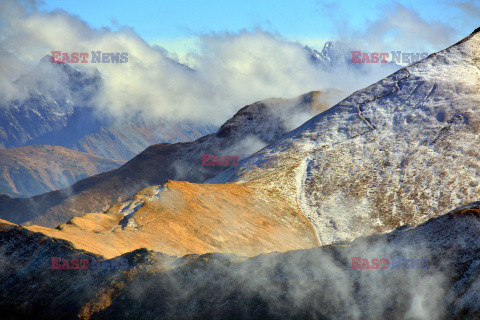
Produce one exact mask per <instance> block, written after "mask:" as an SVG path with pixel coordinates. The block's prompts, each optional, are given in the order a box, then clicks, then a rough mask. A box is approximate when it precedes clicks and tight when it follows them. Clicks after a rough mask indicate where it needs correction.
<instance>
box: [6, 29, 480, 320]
mask: <svg viewBox="0 0 480 320" xmlns="http://www.w3.org/2000/svg"><path fill="white" fill-rule="evenodd" d="M326 47H328V50H330V49H331V46H326ZM479 48H480V28H479V29H477V30H475V31H474V32H473V33H472V34H471V35H469V36H468V37H466V38H465V39H463V40H461V41H459V42H458V43H456V44H454V45H452V46H451V47H449V48H446V49H445V50H442V51H439V52H437V53H433V54H431V55H429V56H428V57H427V58H425V59H423V60H421V61H419V62H416V63H414V64H411V65H409V66H407V67H405V68H401V69H399V70H398V71H395V72H394V73H392V74H391V75H389V76H388V77H386V78H384V79H382V80H380V81H378V82H376V83H373V84H372V85H370V86H368V87H366V88H364V89H361V90H358V91H356V92H354V93H353V94H351V95H350V96H348V97H347V98H345V99H343V100H342V101H340V102H338V103H336V104H334V105H333V106H331V105H332V104H333V103H331V102H333V101H335V100H336V99H338V97H339V96H341V95H342V93H341V92H338V91H325V92H322V91H320V92H319V91H315V92H310V93H307V94H304V95H302V96H300V97H297V98H294V99H279V98H274V99H268V100H263V101H258V102H256V103H253V104H250V105H248V106H245V107H243V108H242V109H240V110H239V111H238V112H237V113H236V114H235V115H234V116H233V117H232V118H230V119H229V120H228V121H226V122H225V123H224V124H223V125H222V126H221V127H220V128H219V129H218V131H216V132H215V133H212V134H208V135H205V136H203V137H201V138H198V139H196V140H194V141H192V142H179V143H173V144H170V143H160V144H155V145H152V146H150V147H149V148H147V149H146V150H145V151H143V152H141V153H140V154H138V155H137V156H135V157H134V158H133V159H131V160H129V161H128V162H127V163H125V164H124V165H122V166H121V167H119V168H118V169H114V170H111V171H108V172H104V173H100V174H97V175H94V176H92V177H89V178H86V179H83V180H80V181H78V182H77V183H75V184H74V185H72V186H71V187H69V188H64V189H61V190H57V191H53V192H49V193H45V194H42V195H38V196H35V197H30V198H24V199H21V198H17V199H13V198H10V197H7V196H2V197H0V218H1V219H4V220H0V239H1V240H0V306H1V307H2V310H6V311H5V313H4V315H5V317H7V318H9V319H17V318H19V319H44V318H51V317H55V318H66V319H71V318H80V319H105V318H107V319H109V318H128V319H145V318H148V319H150V318H161V319H178V318H184V319H225V318H230V319H311V318H313V319H359V318H366V319H478V318H479V316H480V305H479V304H478V301H479V298H480V290H479V289H478V288H479V279H480V278H479V275H480V266H479V261H480V256H479V252H480V241H478V240H477V239H478V238H477V235H478V231H479V230H480V229H479V227H480V220H479V217H480V202H478V198H479V197H480V186H479V184H478V182H477V181H478V180H479V178H480V161H479V160H480V147H479V145H480V143H479V142H480V141H479V139H480V138H479V137H480V134H479V133H480V132H479V131H480V116H479V114H480V110H479V108H480V103H479V102H480V93H479V90H478V83H480V73H479V67H478V66H477V62H478V59H479V57H480V51H479V50H480V49H479ZM205 154H209V155H212V156H216V157H218V159H222V156H228V157H236V156H238V158H239V161H238V165H233V166H232V165H223V166H222V165H221V164H222V163H223V161H220V160H219V161H218V162H217V161H215V163H216V164H217V165H214V166H205V163H203V155H205ZM82 261H83V262H82ZM80 262H82V265H83V266H86V267H85V268H82V267H80V264H79V263H80ZM94 266H95V267H94ZM99 266H101V267H99ZM32 292H34V293H35V294H32Z"/></svg>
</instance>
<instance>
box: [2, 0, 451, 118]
mask: <svg viewBox="0 0 480 320" xmlns="http://www.w3.org/2000/svg"><path fill="white" fill-rule="evenodd" d="M397 12H398V13H399V14H401V16H399V17H394V16H389V17H390V19H391V20H388V19H386V18H385V19H384V20H381V21H378V22H376V23H374V24H372V26H371V28H373V27H375V26H385V27H386V28H387V29H392V28H402V30H404V29H405V28H406V24H409V25H416V26H417V27H418V26H420V29H418V28H416V29H415V28H413V29H412V30H411V31H410V33H408V35H410V36H411V35H412V34H411V33H412V32H413V33H415V34H417V33H424V34H425V36H424V38H423V39H427V40H428V41H431V40H432V37H433V35H434V34H435V32H434V31H435V30H436V31H438V32H443V31H444V29H443V28H442V27H440V26H439V27H435V26H434V28H433V29H432V30H433V31H431V32H430V31H429V29H428V25H427V24H426V23H425V22H424V21H422V20H421V19H419V17H418V16H415V15H414V14H412V13H411V12H408V10H406V9H404V8H403V7H401V6H397ZM0 20H1V24H2V28H3V29H4V30H5V32H4V35H3V36H1V38H0V48H2V49H1V50H0V71H1V73H0V83H1V84H0V92H3V95H1V96H0V98H1V99H3V100H5V99H11V98H12V97H15V96H19V95H20V92H17V91H18V90H17V89H16V88H15V87H12V86H11V85H10V83H11V81H12V80H14V79H16V78H17V77H18V76H19V75H21V74H22V73H25V72H26V71H27V70H29V69H31V68H33V67H34V66H35V65H36V64H37V63H38V61H39V60H40V59H41V58H42V57H43V56H44V55H46V54H50V51H52V50H59V51H62V52H69V53H71V52H89V53H90V52H91V51H92V50H95V51H96V50H100V51H102V52H128V57H129V60H128V63H124V64H91V63H88V64H87V65H88V67H97V68H98V69H99V70H100V71H101V73H102V75H103V78H104V80H105V85H104V88H103V91H102V95H101V96H100V97H98V100H97V101H96V104H97V106H98V107H99V108H100V109H101V110H105V111H108V112H110V113H112V114H114V115H117V116H123V117H125V116H128V115H130V114H134V113H137V112H145V113H146V114H147V115H160V116H164V117H175V118H177V119H178V118H184V119H187V118H188V119H193V120H198V119H201V120H207V121H213V122H216V123H217V124H220V123H222V122H223V121H225V120H226V119H228V118H229V117H231V116H232V115H233V114H234V113H235V112H236V111H237V110H238V109H239V108H240V107H242V106H244V105H246V104H250V103H253V102H255V101H257V100H262V99H266V98H269V97H285V98H289V97H294V96H297V95H300V94H303V93H306V92H308V91H311V90H321V89H325V88H337V89H341V90H344V91H345V92H353V91H354V90H357V89H360V88H362V87H364V86H366V85H368V84H370V83H372V82H374V81H377V80H379V79H381V78H382V77H384V76H386V75H388V73H389V72H390V71H391V70H386V68H383V67H384V66H380V65H379V66H372V72H370V73H367V74H362V76H361V77H359V76H358V73H355V72H354V71H353V70H351V68H350V66H348V65H347V66H344V67H340V68H339V69H337V70H335V72H334V73H327V72H325V71H323V70H321V69H320V68H319V67H318V66H315V65H313V64H312V62H311V60H310V58H309V56H308V55H307V53H306V51H305V50H304V49H303V45H302V44H300V43H298V42H294V41H291V40H287V39H284V38H282V37H281V36H280V35H276V34H271V33H268V32H265V31H263V30H260V29H258V30H255V31H245V30H242V31H239V32H236V33H216V34H209V35H203V36H200V37H199V38H198V44H199V51H198V52H193V53H190V54H188V55H184V58H185V59H186V61H190V62H192V64H193V65H194V66H195V71H192V70H191V69H189V68H186V67H185V66H183V65H181V64H180V63H177V62H176V61H175V59H171V58H172V57H174V58H175V54H172V53H169V52H167V51H166V50H165V49H163V48H162V47H160V46H158V45H150V44H148V43H147V42H145V41H144V40H143V39H142V38H141V37H139V36H138V35H137V34H136V33H135V32H134V31H133V30H132V29H130V28H119V29H118V31H112V30H110V29H108V28H104V29H93V28H91V27H90V26H89V25H88V24H86V23H85V22H84V21H82V20H81V19H80V18H78V17H76V16H72V15H70V14H68V13H66V12H64V11H54V12H45V11H40V10H38V9H35V5H34V4H33V3H31V4H30V5H28V6H24V5H20V4H19V3H17V2H14V1H10V0H7V1H3V3H2V4H0ZM402 23H403V24H402ZM372 30H373V29H372ZM407 31H408V30H407ZM372 33H373V31H372ZM442 35H445V33H444V32H443V33H442ZM371 36H372V38H371V39H370V41H374V40H375V38H374V35H371ZM406 36H407V34H405V35H403V34H401V37H400V38H401V39H404V40H405V41H406V39H407V37H406ZM380 37H381V34H380ZM439 37H440V36H439ZM433 38H435V37H433ZM402 41H403V40H402ZM400 50H401V48H400ZM89 61H90V58H89ZM72 65H74V64H72ZM82 66H83V65H82ZM44 80H45V81H53V80H54V79H44Z"/></svg>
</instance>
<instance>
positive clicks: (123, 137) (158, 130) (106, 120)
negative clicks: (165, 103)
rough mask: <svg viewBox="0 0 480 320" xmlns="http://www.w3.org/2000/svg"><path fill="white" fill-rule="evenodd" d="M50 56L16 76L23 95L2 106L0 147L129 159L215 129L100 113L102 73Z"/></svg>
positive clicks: (197, 124) (214, 127)
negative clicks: (47, 148)
mask: <svg viewBox="0 0 480 320" xmlns="http://www.w3.org/2000/svg"><path fill="white" fill-rule="evenodd" d="M51 61H52V57H51V56H45V57H44V58H42V59H41V61H40V63H39V65H38V66H37V67H36V68H35V69H34V70H33V71H32V72H30V73H28V74H25V75H23V76H22V77H20V78H19V79H18V80H17V81H15V86H16V87H17V89H18V90H19V91H21V92H23V93H24V98H23V99H21V100H20V99H18V100H13V101H11V102H10V103H9V104H7V105H3V106H0V147H3V148H12V147H19V146H24V145H32V144H47V145H56V146H63V147H67V148H71V149H74V150H78V151H82V152H87V153H91V154H94V155H97V156H101V157H105V158H110V159H115V160H129V159H131V158H132V157H134V156H135V155H136V154H138V153H139V152H141V151H143V150H145V149H146V148H147V147H148V146H150V145H152V144H155V143H160V142H168V143H174V142H180V141H191V140H194V139H196V138H199V137H201V136H203V135H205V134H208V133H211V132H213V131H215V130H216V126H214V125H212V124H202V123H200V122H192V121H181V120H167V119H161V118H159V117H148V119H147V118H146V115H145V114H143V115H142V114H139V115H128V117H127V118H126V119H124V120H120V119H117V118H116V117H114V116H112V115H109V114H106V113H101V112H100V111H99V110H98V108H97V107H96V105H95V104H96V99H97V97H98V94H99V92H100V90H101V89H102V86H103V80H102V74H101V73H100V72H99V71H98V70H96V69H95V70H94V71H92V69H87V68H82V67H72V66H71V65H69V64H67V63H52V62H51ZM45 79H49V81H45Z"/></svg>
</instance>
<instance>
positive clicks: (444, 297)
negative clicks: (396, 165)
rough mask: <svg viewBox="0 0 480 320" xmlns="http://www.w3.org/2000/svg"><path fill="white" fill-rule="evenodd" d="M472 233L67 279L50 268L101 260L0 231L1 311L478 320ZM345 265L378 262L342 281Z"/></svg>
mask: <svg viewBox="0 0 480 320" xmlns="http://www.w3.org/2000/svg"><path fill="white" fill-rule="evenodd" d="M479 229H480V207H479V206H478V203H477V204H472V205H470V206H467V207H464V208H461V209H458V210H456V211H453V212H450V213H447V214H445V215H443V216H440V217H438V218H434V219H431V220H429V221H427V222H426V223H424V224H422V225H420V226H417V227H414V228H412V227H409V226H405V227H403V228H399V229H397V230H395V231H394V232H392V233H389V234H383V235H375V236H370V237H365V238H360V239H356V240H355V241H353V242H351V243H343V244H338V245H330V246H324V247H319V248H314V249H308V250H298V251H291V252H287V253H282V254H280V253H271V254H266V255H260V256H257V257H254V258H250V259H246V258H243V257H237V256H235V255H228V254H214V253H212V254H204V255H201V256H199V255H188V256H185V257H182V258H177V257H171V256H167V255H163V254H159V253H154V252H151V251H150V252H149V251H147V250H143V249H140V250H136V251H134V252H131V253H128V254H125V255H123V256H122V257H119V259H120V258H121V259H125V261H128V263H127V264H128V268H127V269H125V270H119V269H112V268H103V269H101V270H97V269H92V268H88V269H86V270H84V269H80V268H79V269H73V270H72V269H70V270H67V269H52V268H51V257H62V258H63V259H69V260H71V259H74V258H79V259H80V258H85V259H100V257H97V256H95V255H92V254H90V253H87V252H81V251H78V250H75V249H73V248H71V247H70V245H69V244H68V243H67V242H64V241H60V240H55V239H52V238H49V237H46V236H43V235H42V234H40V233H32V232H30V231H28V230H25V229H23V228H21V227H18V226H15V225H11V224H7V223H2V224H0V240H1V241H0V254H1V255H0V257H1V258H0V263H1V264H2V268H0V288H1V290H0V307H1V309H2V310H3V312H4V313H2V317H4V318H5V319H51V318H55V319H71V318H76V317H79V318H81V319H114V318H121V319H179V318H181V319H358V318H367V319H477V318H478V316H479V314H480V305H479V304H478V301H479V296H480V290H478V283H479V281H480V278H479V274H480V266H479V263H478V261H479V260H480V242H479V241H478V240H477V239H478V230H479ZM353 257H361V258H362V260H363V259H368V260H369V261H373V260H374V259H389V262H388V264H386V267H387V268H383V269H382V267H381V265H380V267H378V266H377V268H371V269H353V268H352V266H353V264H352V258H353ZM398 257H403V258H404V261H406V260H405V259H410V260H409V261H410V262H412V261H414V260H419V259H420V260H425V261H426V264H425V265H424V266H422V267H419V265H415V264H412V263H410V264H409V265H408V268H407V265H406V264H403V265H402V266H401V267H398V264H397V265H396V266H394V262H393V261H394V260H395V259H397V258H398ZM397 260H398V259H397ZM361 265H364V263H362V264H361ZM373 265H374V264H372V265H371V266H373ZM466 288H468V289H466Z"/></svg>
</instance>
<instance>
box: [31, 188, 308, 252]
mask: <svg viewBox="0 0 480 320" xmlns="http://www.w3.org/2000/svg"><path fill="white" fill-rule="evenodd" d="M154 190H155V187H149V188H146V189H144V190H142V191H141V192H139V193H138V194H137V195H136V196H135V197H134V199H133V201H135V200H136V201H144V204H143V206H142V207H141V208H139V209H138V210H137V211H136V212H135V213H134V214H133V215H132V216H131V217H130V220H131V219H133V221H130V225H128V226H122V225H121V224H120V221H121V220H122V219H123V217H124V215H123V214H122V213H119V212H121V209H122V205H116V206H114V207H112V208H111V209H110V210H109V213H108V214H98V213H92V214H85V215H83V216H80V217H75V218H73V219H72V220H71V221H70V222H69V223H68V224H63V225H61V226H60V227H59V229H49V228H44V227H39V226H30V227H28V229H30V230H32V231H37V232H42V233H44V234H46V235H48V236H51V237H56V238H60V239H65V240H68V241H71V242H72V243H73V245H74V246H75V247H76V248H79V249H84V250H86V251H89V252H93V253H97V254H100V255H103V256H105V257H107V258H112V257H115V256H118V255H120V254H123V253H126V252H129V251H132V250H135V249H138V248H143V247H144V248H147V249H150V250H155V251H159V252H164V253H167V254H170V255H185V254H190V253H197V254H201V253H207V252H225V253H236V254H239V255H246V256H253V255H257V254H260V253H266V252H272V251H288V250H294V249H302V248H310V247H313V246H316V245H318V241H317V238H316V235H315V232H314V230H313V228H312V226H311V225H310V223H309V222H308V220H307V219H306V218H305V217H304V216H302V215H300V214H298V212H299V211H298V210H296V209H295V208H292V207H291V206H289V205H288V204H286V203H285V202H283V201H282V199H275V198H271V197H270V196H268V195H267V194H265V193H263V192H261V191H259V190H255V189H253V188H251V187H249V186H246V185H234V184H194V183H189V182H180V181H169V182H168V183H167V184H166V186H165V189H164V190H163V191H161V193H160V194H159V199H157V198H154V197H153V195H154ZM123 206H124V205H123ZM133 222H134V223H133Z"/></svg>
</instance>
